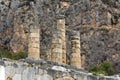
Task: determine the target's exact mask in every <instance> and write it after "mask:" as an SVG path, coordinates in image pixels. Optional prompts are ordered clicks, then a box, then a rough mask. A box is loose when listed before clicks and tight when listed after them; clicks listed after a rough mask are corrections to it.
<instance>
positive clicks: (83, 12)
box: [0, 0, 120, 73]
mask: <svg viewBox="0 0 120 80" xmlns="http://www.w3.org/2000/svg"><path fill="white" fill-rule="evenodd" d="M63 17H64V18H65V26H66V30H77V31H80V37H81V38H80V41H81V55H83V59H84V61H85V62H83V64H84V67H91V66H93V65H96V64H100V63H102V62H103V61H104V60H108V61H111V62H112V63H113V65H114V67H115V69H116V72H118V73H119V72H120V64H119V63H120V60H119V58H120V54H119V53H120V0H0V48H5V49H8V50H10V51H12V52H19V51H28V39H29V37H28V35H29V32H30V29H29V28H30V26H31V25H32V26H35V25H36V26H37V27H40V28H41V31H40V35H41V37H40V39H41V40H40V45H41V47H40V48H41V50H40V51H41V52H40V54H41V55H40V56H41V57H42V58H44V59H46V60H47V59H49V58H50V57H49V55H51V44H52V43H51V42H52V31H53V30H54V29H55V27H56V26H57V19H58V18H63ZM67 34H69V31H68V32H66V44H67V47H66V49H67V51H66V52H65V51H63V52H64V53H66V54H67V55H66V57H67V58H68V59H69V58H70V53H71V46H69V45H71V41H70V39H69V38H70V36H68V35H67ZM63 40H65V39H63ZM64 44H65V43H64ZM64 44H63V45H62V46H65V45H64ZM64 48H65V47H64ZM64 60H65V58H64ZM64 62H65V61H64ZM67 63H69V61H67Z"/></svg>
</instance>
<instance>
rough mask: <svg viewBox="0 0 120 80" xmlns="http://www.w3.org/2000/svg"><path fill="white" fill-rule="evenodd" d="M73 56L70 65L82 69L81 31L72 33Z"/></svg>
mask: <svg viewBox="0 0 120 80" xmlns="http://www.w3.org/2000/svg"><path fill="white" fill-rule="evenodd" d="M70 37H71V55H70V64H71V65H72V66H76V67H81V51H80V33H79V31H71V36H70Z"/></svg>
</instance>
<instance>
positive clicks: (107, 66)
mask: <svg viewBox="0 0 120 80" xmlns="http://www.w3.org/2000/svg"><path fill="white" fill-rule="evenodd" d="M89 71H90V72H92V73H93V74H94V75H98V74H104V75H113V74H114V69H113V67H112V64H111V63H110V62H108V61H105V62H103V63H102V64H101V65H99V66H93V67H92V68H90V69H89Z"/></svg>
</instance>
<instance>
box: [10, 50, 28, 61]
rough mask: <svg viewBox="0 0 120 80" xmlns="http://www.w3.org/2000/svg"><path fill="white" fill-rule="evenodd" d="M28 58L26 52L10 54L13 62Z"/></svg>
mask: <svg viewBox="0 0 120 80" xmlns="http://www.w3.org/2000/svg"><path fill="white" fill-rule="evenodd" d="M27 56H28V54H27V53H26V52H18V53H14V54H12V58H11V59H14V60H19V59H24V58H26V57H27Z"/></svg>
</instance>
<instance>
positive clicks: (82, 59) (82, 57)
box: [81, 54, 86, 68]
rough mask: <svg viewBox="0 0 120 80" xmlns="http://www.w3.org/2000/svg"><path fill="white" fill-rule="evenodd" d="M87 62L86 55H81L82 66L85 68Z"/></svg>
mask: <svg viewBox="0 0 120 80" xmlns="http://www.w3.org/2000/svg"><path fill="white" fill-rule="evenodd" d="M85 62H86V55H85V54H82V55H81V67H82V68H85Z"/></svg>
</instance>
